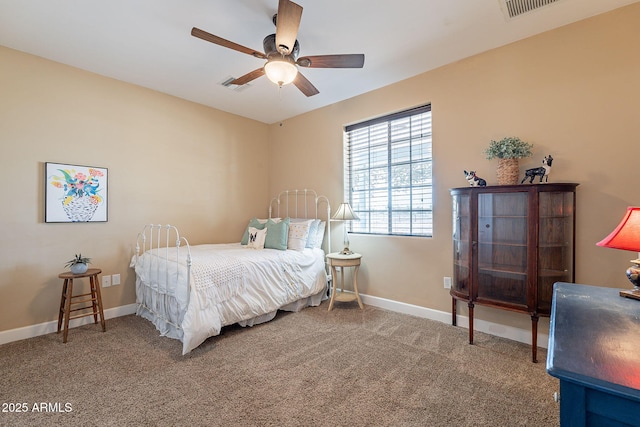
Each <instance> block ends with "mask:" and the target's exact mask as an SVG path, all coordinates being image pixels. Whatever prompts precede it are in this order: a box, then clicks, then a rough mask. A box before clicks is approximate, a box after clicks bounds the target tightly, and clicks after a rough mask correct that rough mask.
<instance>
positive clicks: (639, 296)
mask: <svg viewBox="0 0 640 427" xmlns="http://www.w3.org/2000/svg"><path fill="white" fill-rule="evenodd" d="M620 296H621V297H625V298H632V299H636V300H638V301H640V289H625V290H624V291H620Z"/></svg>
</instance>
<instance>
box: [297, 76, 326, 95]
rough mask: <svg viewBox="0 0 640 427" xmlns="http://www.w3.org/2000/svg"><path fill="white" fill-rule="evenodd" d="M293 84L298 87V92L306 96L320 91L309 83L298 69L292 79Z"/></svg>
mask: <svg viewBox="0 0 640 427" xmlns="http://www.w3.org/2000/svg"><path fill="white" fill-rule="evenodd" d="M293 84H294V85H295V86H296V87H297V88H298V89H300V92H302V93H304V94H305V95H306V96H313V95H317V94H319V93H320V92H319V91H318V89H316V87H315V86H314V85H312V84H311V82H310V81H309V80H307V78H306V77H305V76H303V75H302V74H301V73H300V72H299V71H298V75H297V76H296V78H295V79H294V80H293Z"/></svg>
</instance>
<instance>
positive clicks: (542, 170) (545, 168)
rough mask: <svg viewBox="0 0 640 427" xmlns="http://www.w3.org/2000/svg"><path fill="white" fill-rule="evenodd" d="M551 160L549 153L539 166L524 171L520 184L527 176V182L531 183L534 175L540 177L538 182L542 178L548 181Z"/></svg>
mask: <svg viewBox="0 0 640 427" xmlns="http://www.w3.org/2000/svg"><path fill="white" fill-rule="evenodd" d="M552 162H553V157H551V154H549V155H548V156H546V157H545V158H544V159H542V166H541V167H539V168H532V169H527V170H526V171H525V172H524V178H522V181H520V184H522V183H523V182H525V181H526V180H527V178H529V184H532V183H533V180H534V178H535V177H536V176H539V177H540V182H542V179H543V178H544V179H545V182H549V174H550V173H551V163H552Z"/></svg>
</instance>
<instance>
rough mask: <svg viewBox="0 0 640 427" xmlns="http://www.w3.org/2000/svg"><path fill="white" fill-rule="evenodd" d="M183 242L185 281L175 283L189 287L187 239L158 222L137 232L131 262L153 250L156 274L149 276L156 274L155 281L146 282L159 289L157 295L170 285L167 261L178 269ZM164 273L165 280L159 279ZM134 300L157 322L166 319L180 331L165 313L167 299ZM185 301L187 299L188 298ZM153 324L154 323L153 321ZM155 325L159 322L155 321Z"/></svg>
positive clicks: (187, 293) (189, 252)
mask: <svg viewBox="0 0 640 427" xmlns="http://www.w3.org/2000/svg"><path fill="white" fill-rule="evenodd" d="M183 243H184V249H183V250H186V252H187V254H186V265H187V281H186V283H184V284H181V283H178V284H177V285H178V286H190V285H189V284H190V283H191V248H190V246H189V242H188V241H187V239H186V238H185V237H181V236H180V233H179V231H178V229H177V228H176V227H175V226H173V225H169V224H167V225H161V224H148V225H145V226H144V228H143V230H142V231H141V232H140V233H138V236H137V239H136V251H135V255H134V265H137V264H138V260H139V257H141V256H142V255H143V254H144V253H145V252H147V251H152V252H153V253H154V254H155V257H156V258H155V260H156V263H155V268H154V269H155V274H154V275H150V277H155V278H157V279H158V280H157V281H155V282H153V283H147V284H146V285H147V286H150V287H151V288H154V289H157V290H158V295H167V287H168V285H169V284H170V280H171V279H170V270H171V269H170V268H169V266H170V264H171V263H174V264H175V271H178V264H179V263H180V259H181V258H180V251H181V247H182V244H183ZM174 251H175V259H172V258H173V257H172V256H170V255H173V254H174ZM163 274H164V281H162V280H159V278H160V277H161V275H163ZM185 293H186V295H187V298H189V295H190V294H191V292H190V290H189V289H188V290H186V292H185ZM137 303H138V304H139V305H140V306H142V307H143V308H144V309H146V310H147V311H148V312H149V313H151V314H152V315H153V316H154V317H155V318H156V322H158V321H160V322H165V323H167V324H169V325H171V326H173V327H174V328H176V329H177V330H181V329H182V328H181V325H180V323H181V322H180V320H177V319H171V318H170V316H169V315H168V314H167V313H170V311H171V310H170V307H169V301H168V300H167V298H166V297H165V298H161V297H158V298H153V299H152V300H151V301H145V300H144V299H143V298H139V299H138V301H137ZM187 303H188V299H187ZM154 323H155V322H154ZM156 326H158V324H157V323H156Z"/></svg>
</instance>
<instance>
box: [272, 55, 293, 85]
mask: <svg viewBox="0 0 640 427" xmlns="http://www.w3.org/2000/svg"><path fill="white" fill-rule="evenodd" d="M264 72H265V74H266V75H267V78H268V79H269V80H271V81H272V82H274V83H275V84H277V85H278V86H284V85H288V84H289V83H291V82H292V81H293V80H294V79H295V78H296V76H297V75H298V68H297V67H296V66H295V64H294V63H293V62H291V61H290V60H289V59H287V58H286V57H283V58H272V59H270V60H269V61H268V62H267V63H266V64H265V66H264Z"/></svg>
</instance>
